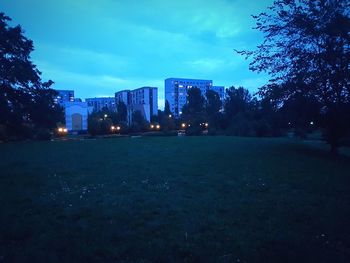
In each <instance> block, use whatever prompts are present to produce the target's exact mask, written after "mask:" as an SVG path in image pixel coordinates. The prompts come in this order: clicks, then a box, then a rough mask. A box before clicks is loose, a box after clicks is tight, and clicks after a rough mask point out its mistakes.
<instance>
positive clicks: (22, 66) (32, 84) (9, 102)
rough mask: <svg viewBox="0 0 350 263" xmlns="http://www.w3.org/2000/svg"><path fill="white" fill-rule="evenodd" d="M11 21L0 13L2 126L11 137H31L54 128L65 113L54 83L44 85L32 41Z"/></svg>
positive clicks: (0, 102) (0, 111)
mask: <svg viewBox="0 0 350 263" xmlns="http://www.w3.org/2000/svg"><path fill="white" fill-rule="evenodd" d="M8 21H11V19H10V18H9V17H7V16H6V15H5V14H4V13H0V126H1V127H3V129H5V130H6V133H8V134H9V135H10V136H12V137H17V138H18V137H31V136H33V133H34V136H35V134H40V133H42V130H49V129H52V128H54V127H55V126H56V123H57V122H59V121H61V120H62V119H63V111H62V108H60V107H59V106H58V105H56V104H55V103H54V96H55V95H57V93H56V92H55V91H54V90H52V89H50V86H51V85H52V84H53V82H52V81H48V82H42V80H41V78H40V75H41V72H40V71H39V70H38V69H37V68H36V66H35V65H34V64H33V63H32V61H31V58H30V53H31V52H32V51H33V50H34V48H33V42H32V41H31V40H29V39H27V38H26V37H25V36H24V35H23V31H22V28H21V27H20V26H19V25H18V26H16V27H10V26H9V25H8Z"/></svg>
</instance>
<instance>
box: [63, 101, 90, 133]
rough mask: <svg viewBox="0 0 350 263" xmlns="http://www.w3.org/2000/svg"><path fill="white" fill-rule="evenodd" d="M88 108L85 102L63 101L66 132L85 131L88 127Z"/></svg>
mask: <svg viewBox="0 0 350 263" xmlns="http://www.w3.org/2000/svg"><path fill="white" fill-rule="evenodd" d="M88 110H89V107H88V105H87V103H86V102H76V101H73V102H66V103H64V113H65V118H66V128H67V130H68V132H78V131H86V130H87V129H88Z"/></svg>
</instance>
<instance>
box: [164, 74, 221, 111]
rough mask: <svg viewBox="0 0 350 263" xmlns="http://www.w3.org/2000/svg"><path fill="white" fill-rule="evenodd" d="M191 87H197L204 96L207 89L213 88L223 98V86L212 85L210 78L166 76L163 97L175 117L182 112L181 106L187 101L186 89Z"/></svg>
mask: <svg viewBox="0 0 350 263" xmlns="http://www.w3.org/2000/svg"><path fill="white" fill-rule="evenodd" d="M193 87H196V88H199V89H200V90H201V93H202V95H203V96H204V97H205V94H206V92H207V90H214V91H216V92H217V93H219V96H220V98H221V99H222V100H224V99H225V87H223V86H213V81H212V80H204V79H184V78H168V79H166V80H165V99H166V100H167V101H168V102H169V106H170V111H171V112H172V113H173V115H174V116H175V117H179V116H180V115H181V114H182V107H183V106H184V105H185V104H186V102H187V91H188V90H189V89H191V88H193Z"/></svg>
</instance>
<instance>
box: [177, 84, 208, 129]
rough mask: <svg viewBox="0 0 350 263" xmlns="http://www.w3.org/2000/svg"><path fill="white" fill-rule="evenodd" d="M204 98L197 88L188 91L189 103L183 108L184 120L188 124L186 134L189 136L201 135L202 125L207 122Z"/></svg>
mask: <svg viewBox="0 0 350 263" xmlns="http://www.w3.org/2000/svg"><path fill="white" fill-rule="evenodd" d="M204 110H205V109H204V97H203V96H202V94H201V90H200V89H199V88H197V87H193V88H190V89H189V90H188V91H187V103H186V104H185V105H184V106H183V108H182V116H181V117H182V119H183V120H184V121H185V122H186V123H187V124H188V125H187V130H186V133H187V134H189V135H200V134H201V133H202V127H201V124H202V123H203V122H206V116H205V111H204Z"/></svg>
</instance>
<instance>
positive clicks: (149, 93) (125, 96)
mask: <svg viewBox="0 0 350 263" xmlns="http://www.w3.org/2000/svg"><path fill="white" fill-rule="evenodd" d="M120 101H122V102H124V104H125V105H126V107H127V112H128V115H127V119H128V123H129V124H130V123H131V122H132V114H133V112H135V111H137V110H138V111H140V112H141V114H142V116H143V117H144V118H145V120H147V121H148V122H150V121H151V117H152V116H153V115H158V89H157V88H155V87H142V88H138V89H135V90H122V91H118V92H116V93H115V103H116V104H118V103H119V102H120Z"/></svg>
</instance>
